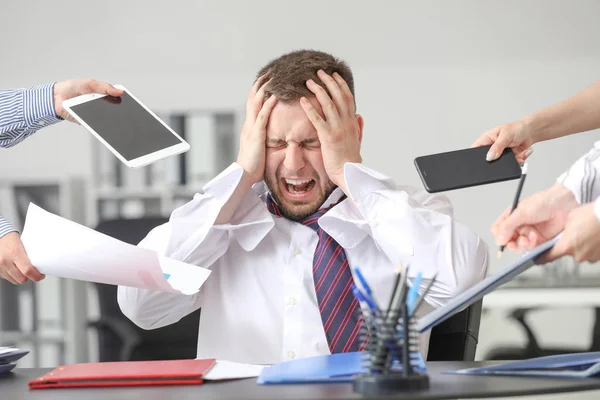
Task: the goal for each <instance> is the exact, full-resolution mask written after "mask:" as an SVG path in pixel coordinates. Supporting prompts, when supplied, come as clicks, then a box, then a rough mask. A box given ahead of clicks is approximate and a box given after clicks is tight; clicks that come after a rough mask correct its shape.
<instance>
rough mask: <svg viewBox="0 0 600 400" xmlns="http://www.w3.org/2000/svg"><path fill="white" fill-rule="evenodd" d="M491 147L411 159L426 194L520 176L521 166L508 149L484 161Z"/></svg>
mask: <svg viewBox="0 0 600 400" xmlns="http://www.w3.org/2000/svg"><path fill="white" fill-rule="evenodd" d="M490 147H491V146H484V147H475V148H472V149H464V150H456V151H449V152H446V153H438V154H430V155H427V156H421V157H417V158H415V167H417V171H418V172H419V176H420V177H421V180H422V181H423V186H425V190H427V191H428V192H429V193H437V192H444V191H448V190H454V189H462V188H466V187H471V186H478V185H485V184H488V183H494V182H503V181H509V180H511V179H519V178H520V177H521V167H520V166H519V163H518V162H517V159H516V158H515V155H514V153H513V151H512V150H511V149H505V150H504V152H503V153H502V155H501V156H500V157H499V158H498V159H496V160H494V161H491V162H490V161H487V160H486V159H485V156H486V154H487V152H488V150H489V149H490Z"/></svg>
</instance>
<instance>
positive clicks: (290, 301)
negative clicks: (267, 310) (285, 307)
mask: <svg viewBox="0 0 600 400" xmlns="http://www.w3.org/2000/svg"><path fill="white" fill-rule="evenodd" d="M296 303H298V299H296V298H295V297H294V296H292V297H290V298H289V300H288V304H289V305H290V306H295V305H296Z"/></svg>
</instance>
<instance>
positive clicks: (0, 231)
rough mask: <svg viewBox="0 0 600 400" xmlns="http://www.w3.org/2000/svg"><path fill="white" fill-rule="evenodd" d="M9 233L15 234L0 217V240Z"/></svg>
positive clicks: (8, 224) (13, 228) (11, 227)
mask: <svg viewBox="0 0 600 400" xmlns="http://www.w3.org/2000/svg"><path fill="white" fill-rule="evenodd" d="M11 232H17V230H16V229H15V227H14V226H12V225H11V224H10V223H9V222H8V221H7V220H5V219H4V218H2V217H0V238H1V237H3V236H4V235H6V234H9V233H11Z"/></svg>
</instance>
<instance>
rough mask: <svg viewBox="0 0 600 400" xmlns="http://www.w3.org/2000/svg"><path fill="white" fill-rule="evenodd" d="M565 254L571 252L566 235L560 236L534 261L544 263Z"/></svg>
mask: <svg viewBox="0 0 600 400" xmlns="http://www.w3.org/2000/svg"><path fill="white" fill-rule="evenodd" d="M567 254H572V246H571V244H570V240H568V237H565V236H562V237H561V238H560V239H559V240H558V242H556V244H555V245H554V246H552V248H551V249H550V250H548V251H547V252H545V253H543V254H541V255H540V256H539V257H538V259H537V260H536V262H537V263H539V264H546V263H549V262H551V261H554V260H556V259H559V258H561V257H563V256H566V255H567Z"/></svg>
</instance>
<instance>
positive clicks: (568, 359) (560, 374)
mask: <svg viewBox="0 0 600 400" xmlns="http://www.w3.org/2000/svg"><path fill="white" fill-rule="evenodd" d="M446 373H447V374H458V375H509V376H535V377H549V378H589V377H600V352H593V353H574V354H562V355H558V356H548V357H538V358H531V359H529V360H523V361H515V362H510V363H507V364H500V365H493V366H490V367H482V368H468V369H461V370H457V371H448V372H446Z"/></svg>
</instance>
